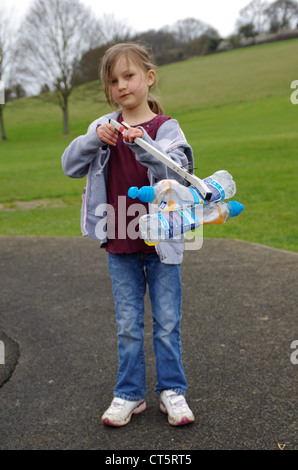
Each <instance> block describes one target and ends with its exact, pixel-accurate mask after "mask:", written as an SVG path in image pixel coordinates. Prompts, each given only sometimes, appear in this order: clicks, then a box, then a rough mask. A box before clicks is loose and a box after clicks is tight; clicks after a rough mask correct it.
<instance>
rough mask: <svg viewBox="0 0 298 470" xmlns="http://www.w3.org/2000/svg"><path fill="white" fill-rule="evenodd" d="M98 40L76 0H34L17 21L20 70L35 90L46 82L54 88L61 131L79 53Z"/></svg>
mask: <svg viewBox="0 0 298 470" xmlns="http://www.w3.org/2000/svg"><path fill="white" fill-rule="evenodd" d="M99 41H100V28H99V25H98V23H97V21H96V20H95V18H94V17H93V15H92V14H91V12H90V10H88V9H86V8H85V7H84V6H83V5H82V4H81V3H80V2H79V1H78V0H35V3H34V4H33V6H32V8H31V9H30V11H29V13H28V14H27V16H26V18H25V20H24V22H23V24H22V25H21V28H20V43H21V46H20V48H21V49H20V54H19V58H20V60H21V62H20V64H19V69H20V73H22V75H23V76H24V77H27V78H29V84H32V80H35V81H36V84H37V85H38V86H39V90H40V87H43V88H44V89H45V87H46V86H47V87H48V88H49V89H50V90H51V91H54V92H55V95H56V99H57V102H58V104H59V106H60V107H61V109H62V113H63V129H64V134H65V135H67V134H68V132H69V123H68V99H69V96H70V94H71V92H72V89H73V78H74V76H75V74H76V71H77V68H78V65H79V62H80V59H81V57H82V55H83V53H84V52H85V51H86V50H88V49H90V48H92V47H95V46H96V45H98V42H99ZM39 90H36V92H38V91H39Z"/></svg>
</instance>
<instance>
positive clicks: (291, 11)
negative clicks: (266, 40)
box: [265, 0, 298, 33]
mask: <svg viewBox="0 0 298 470" xmlns="http://www.w3.org/2000/svg"><path fill="white" fill-rule="evenodd" d="M265 14H266V15H267V17H268V20H269V22H270V32H272V33H275V32H277V31H280V30H281V29H284V28H290V27H295V26H296V24H297V20H298V3H297V2H296V1H293V0H277V1H275V2H273V3H272V4H271V5H270V6H269V7H268V8H267V9H266V10H265Z"/></svg>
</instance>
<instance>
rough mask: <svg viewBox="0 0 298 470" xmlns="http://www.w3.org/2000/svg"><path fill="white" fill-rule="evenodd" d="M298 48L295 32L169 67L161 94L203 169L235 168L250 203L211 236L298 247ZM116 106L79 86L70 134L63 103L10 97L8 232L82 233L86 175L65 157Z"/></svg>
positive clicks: (2, 220)
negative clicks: (297, 101) (75, 173)
mask: <svg viewBox="0 0 298 470" xmlns="http://www.w3.org/2000/svg"><path fill="white" fill-rule="evenodd" d="M297 48H298V40H297V39H293V40H288V41H282V42H279V43H272V44H266V45H261V46H255V47H249V48H243V49H238V50H233V51H229V52H224V53H221V54H215V55H210V56H204V57H199V58H194V59H191V60H188V61H184V62H180V63H175V64H170V65H167V66H163V67H160V69H159V77H160V81H159V89H158V91H156V94H157V95H160V96H161V101H162V103H163V106H164V108H165V113H166V114H169V115H171V116H172V117H175V118H177V119H178V120H179V123H180V125H181V127H182V128H183V130H184V133H185V135H186V137H187V139H188V141H189V143H190V144H191V145H192V147H193V150H194V153H195V159H196V167H197V170H196V174H197V175H198V176H200V177H205V176H208V175H210V174H211V173H213V172H214V171H216V170H219V169H226V170H228V171H229V172H230V173H231V174H232V175H233V176H234V179H235V181H236V183H237V194H236V196H235V198H234V199H236V200H238V201H239V202H241V203H243V204H244V207H245V209H244V212H243V213H242V214H241V215H240V217H238V218H236V219H232V220H230V221H229V222H228V223H227V224H224V225H222V226H220V225H217V226H208V227H204V236H205V237H212V238H213V237H219V238H223V237H224V238H233V239H241V240H246V241H249V242H256V243H262V244H265V245H268V246H273V247H277V248H283V249H286V250H292V251H295V252H298V243H297V228H298V224H297V218H298V217H297V209H296V201H297V200H298V198H297V196H298V189H297V174H298V172H297V166H298V163H297V162H298V105H293V104H292V103H291V101H290V96H291V93H292V91H293V90H291V88H290V85H291V82H292V81H293V80H297V79H298V72H297ZM106 112H109V108H108V106H107V105H106V104H105V103H104V98H103V95H102V93H101V91H100V88H99V84H98V83H97V82H93V83H90V84H85V85H83V86H81V87H79V88H77V89H76V90H75V91H74V92H73V94H72V96H71V99H70V130H71V133H70V135H69V136H68V137H64V136H63V135H62V113H61V111H60V108H58V106H56V105H54V104H52V103H45V102H43V101H42V100H41V99H40V98H38V97H33V98H28V99H20V100H17V101H14V102H10V103H8V104H7V106H6V108H5V124H6V132H7V136H8V140H7V141H4V142H2V141H1V142H0V162H1V163H0V164H1V167H0V178H1V186H0V204H1V209H2V210H0V235H46V236H60V235H69V236H76V235H80V227H79V219H80V201H81V192H82V189H83V187H84V183H85V181H84V180H73V179H70V178H67V177H66V176H65V175H64V174H63V172H62V169H61V155H62V153H63V151H64V149H65V147H66V146H67V145H68V143H69V142H70V141H71V140H73V139H74V138H75V137H76V136H78V135H80V134H83V133H85V132H86V130H87V127H88V125H89V123H90V122H91V121H93V120H94V119H96V118H97V117H99V116H100V115H102V114H104V113H106ZM45 199H46V200H45ZM16 201H35V203H34V206H35V207H34V208H32V207H31V206H30V205H29V204H27V205H26V204H25V207H22V208H20V205H19V204H18V203H17V202H16ZM42 203H43V204H42ZM45 204H46V206H45V207H44V205H45Z"/></svg>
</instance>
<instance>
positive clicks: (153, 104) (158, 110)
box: [147, 95, 164, 114]
mask: <svg viewBox="0 0 298 470" xmlns="http://www.w3.org/2000/svg"><path fill="white" fill-rule="evenodd" d="M147 101H148V105H149V108H150V109H151V111H152V112H153V113H154V114H164V110H163V107H162V106H161V104H160V102H159V101H158V100H157V99H156V98H155V97H154V96H152V95H149V96H148V100H147Z"/></svg>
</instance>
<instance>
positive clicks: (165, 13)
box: [0, 0, 250, 37]
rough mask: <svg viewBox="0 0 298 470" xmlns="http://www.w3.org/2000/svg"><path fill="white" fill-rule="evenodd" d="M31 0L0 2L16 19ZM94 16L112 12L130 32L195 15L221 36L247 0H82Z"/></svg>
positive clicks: (1, 0)
mask: <svg viewBox="0 0 298 470" xmlns="http://www.w3.org/2000/svg"><path fill="white" fill-rule="evenodd" d="M32 3H34V0H0V6H2V5H7V6H8V8H9V9H11V8H13V15H14V16H15V17H16V19H17V21H20V20H21V18H22V17H23V16H24V15H25V14H26V13H27V11H28V10H29V8H30V5H32ZM81 3H83V4H85V5H86V6H88V7H91V9H92V10H93V12H94V13H95V15H96V17H97V18H100V17H101V16H102V15H103V14H105V13H108V14H113V15H114V17H115V19H116V20H119V21H124V20H125V21H127V23H128V25H129V26H130V27H131V28H132V29H133V32H144V31H148V30H149V29H155V30H157V29H159V28H161V27H162V26H165V25H173V24H174V23H175V22H176V21H177V20H183V19H185V18H195V19H198V20H201V21H204V22H205V23H207V24H209V25H210V26H213V27H214V28H215V29H216V30H217V31H218V32H219V34H220V35H221V36H222V37H226V36H228V35H229V34H231V33H233V31H234V27H235V21H236V19H237V18H238V17H239V11H240V10H241V9H242V8H243V7H245V6H246V5H248V4H249V3H250V0H182V1H181V0H148V1H146V2H144V0H127V1H125V0H109V1H104V0H81Z"/></svg>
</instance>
